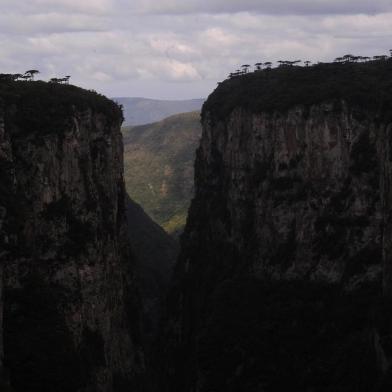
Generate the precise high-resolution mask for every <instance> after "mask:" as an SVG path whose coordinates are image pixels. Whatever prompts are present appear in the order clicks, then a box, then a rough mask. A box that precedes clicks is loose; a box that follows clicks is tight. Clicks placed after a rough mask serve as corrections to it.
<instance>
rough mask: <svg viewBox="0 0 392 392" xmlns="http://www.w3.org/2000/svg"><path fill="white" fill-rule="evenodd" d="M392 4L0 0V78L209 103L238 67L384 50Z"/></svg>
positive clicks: (385, 0)
mask: <svg viewBox="0 0 392 392" xmlns="http://www.w3.org/2000/svg"><path fill="white" fill-rule="evenodd" d="M391 48H392V0H0V73H10V72H14V73H19V72H20V73H22V72H24V71H25V70H27V69H31V68H35V69H39V70H40V71H41V77H42V78H43V79H48V78H51V77H62V76H65V75H71V76H72V78H71V82H72V83H73V84H77V85H80V86H83V87H86V88H89V89H95V90H97V91H99V92H102V93H104V94H106V95H108V96H112V97H113V96H143V97H150V98H164V99H184V98H198V97H206V96H207V95H208V94H209V93H210V92H211V91H212V90H213V89H214V88H215V86H216V83H217V82H218V81H220V80H222V79H224V78H225V77H226V75H227V74H228V73H229V72H231V71H233V70H235V69H236V68H238V67H239V66H240V65H241V64H244V63H248V64H254V63H256V62H259V61H261V62H265V61H277V60H280V59H283V60H290V59H293V60H296V59H302V60H312V61H326V60H332V59H334V58H335V57H337V56H340V55H344V54H346V53H352V54H355V55H363V56H365V55H368V56H369V55H378V54H387V53H388V50H389V49H391Z"/></svg>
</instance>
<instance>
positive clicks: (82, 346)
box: [0, 82, 144, 392]
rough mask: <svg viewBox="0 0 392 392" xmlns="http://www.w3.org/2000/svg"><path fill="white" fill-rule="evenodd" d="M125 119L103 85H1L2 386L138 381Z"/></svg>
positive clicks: (86, 386)
mask: <svg viewBox="0 0 392 392" xmlns="http://www.w3.org/2000/svg"><path fill="white" fill-rule="evenodd" d="M121 122H122V113H121V110H120V109H119V108H118V107H117V106H116V105H115V104H114V103H113V102H112V101H110V100H108V99H106V98H104V97H102V96H99V95H98V94H96V93H94V92H89V91H85V90H82V89H79V88H77V87H74V86H65V85H59V84H53V83H44V82H2V83H1V84H0V241H1V249H0V257H1V276H2V279H1V283H0V284H1V294H2V295H1V298H2V300H1V307H2V309H3V316H2V319H1V330H2V338H1V344H0V348H1V350H2V355H1V357H2V362H3V368H2V374H3V380H4V381H3V382H4V386H3V387H4V388H5V385H8V387H11V390H12V391H24V392H26V391H40V392H43V391H48V392H49V391H54V390H55V391H64V392H65V391H67V392H71V391H72V392H75V391H102V392H103V391H105V392H111V391H125V390H129V389H131V390H135V391H136V390H139V388H140V378H141V374H142V373H143V367H144V364H143V352H142V350H141V346H140V344H141V341H140V325H139V324H140V316H139V310H140V307H139V300H138V296H137V292H136V290H135V278H134V272H133V270H134V266H133V262H132V257H131V255H130V252H129V247H128V240H127V225H126V209H125V204H124V203H125V188H124V181H123V150H122V148H123V147H122V137H121V132H120V125H121Z"/></svg>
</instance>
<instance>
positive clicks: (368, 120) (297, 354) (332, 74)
mask: <svg viewBox="0 0 392 392" xmlns="http://www.w3.org/2000/svg"><path fill="white" fill-rule="evenodd" d="M386 63H388V64H387V65H385V64H382V65H380V64H378V63H377V64H370V65H366V66H364V67H363V68H361V67H362V65H361V66H359V67H358V68H356V66H355V65H353V66H351V65H349V66H347V68H344V67H345V66H340V68H339V66H336V65H331V66H320V67H321V68H322V69H321V68H320V67H315V68H314V69H313V70H306V69H301V70H296V69H292V70H291V69H277V70H273V71H265V72H262V73H259V74H255V75H246V76H245V77H240V78H236V80H229V81H226V82H225V83H223V84H222V85H221V86H220V87H218V89H217V90H216V91H215V92H214V93H213V94H212V95H211V96H210V98H209V99H208V100H207V103H206V104H205V106H204V108H203V135H202V140H201V145H200V147H199V149H198V152H197V159H196V164H195V190H196V194H195V198H194V200H193V201H192V205H191V208H190V212H189V217H188V223H187V226H186V229H185V233H184V236H183V238H182V244H181V245H182V249H181V255H180V259H179V262H178V265H177V268H176V279H175V287H174V288H173V290H172V293H171V297H170V298H169V305H168V306H169V311H168V319H167V323H166V326H167V331H168V332H167V334H166V336H165V340H166V341H168V342H169V343H164V344H163V346H164V350H165V352H164V355H168V356H169V358H170V360H169V361H168V366H167V367H166V368H165V369H164V370H163V372H164V373H165V374H166V378H165V379H166V380H168V381H167V383H168V385H169V387H168V389H167V391H169V390H181V391H183V392H185V391H198V392H201V391H203V392H204V391H205V392H207V391H226V392H227V391H233V392H234V391H283V390H301V391H340V390H341V391H343V390H344V391H374V390H376V391H378V390H387V389H388V388H389V387H390V386H391V384H390V383H391V378H390V361H391V358H392V357H391V349H390V342H391V337H392V329H391V327H390V325H391V317H390V311H391V307H390V302H389V300H388V299H387V298H388V297H387V295H385V294H388V293H389V292H390V291H391V287H392V286H391V270H392V268H391V265H392V264H391V260H390V259H391V243H392V236H391V216H390V210H391V188H390V183H391V179H392V177H391V175H392V171H391V165H390V160H391V158H390V154H391V152H390V144H391V140H392V139H391V135H390V131H391V126H392V121H391V118H392V105H391V94H390V92H387V91H386V90H387V86H389V85H390V84H391V80H390V79H391V78H390V76H388V74H387V73H386V72H387V71H388V72H390V68H391V66H392V65H391V62H390V61H388V62H386ZM377 67H380V68H377ZM383 67H385V68H383ZM388 67H389V68H388ZM321 71H322V72H321ZM359 71H361V72H359ZM321 75H322V77H321ZM350 75H351V76H352V80H353V82H352V83H353V85H350V83H351V80H350V79H349V77H350ZM353 75H354V76H353ZM316 81H317V83H316ZM370 81H371V82H370ZM381 81H382V83H384V84H382V83H381ZM275 82H277V84H275ZM279 82H280V84H279ZM362 82H363V86H366V85H367V84H369V83H374V84H375V86H374V87H369V89H368V90H367V97H366V96H365V95H361V94H362V90H361V89H360V88H358V86H359V85H361V83H362ZM323 83H325V86H327V87H328V88H327V87H325V86H324V87H325V89H324V90H323V88H320V84H321V85H322V86H321V87H323ZM356 83H358V84H356ZM331 90H333V91H332V92H331ZM296 91H299V93H298V96H297V95H296ZM300 91H301V92H303V91H309V94H310V95H306V94H305V95H304V94H302V95H301V93H300ZM314 91H318V94H319V96H317V97H315V96H314V94H315V93H314ZM311 94H313V95H311ZM260 96H262V98H260ZM279 97H282V100H281V101H279ZM252 99H253V100H254V101H256V102H250V101H252ZM274 100H275V101H276V100H277V103H273V101H274ZM283 100H284V104H282V102H283ZM366 101H367V103H366ZM382 282H384V284H382ZM383 287H384V295H383V294H382V292H383V290H382V288H383ZM173 347H174V348H173Z"/></svg>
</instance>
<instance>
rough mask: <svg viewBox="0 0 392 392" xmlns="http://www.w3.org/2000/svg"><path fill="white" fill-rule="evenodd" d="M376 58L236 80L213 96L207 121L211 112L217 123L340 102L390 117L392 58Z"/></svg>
mask: <svg viewBox="0 0 392 392" xmlns="http://www.w3.org/2000/svg"><path fill="white" fill-rule="evenodd" d="M381 57H382V58H381ZM354 58H356V57H354ZM376 58H377V59H376V60H373V61H367V60H366V62H357V60H356V61H353V60H346V61H337V62H334V63H318V64H315V65H312V66H309V65H308V66H305V67H301V66H295V65H288V64H282V65H281V66H279V67H277V68H274V69H271V68H266V69H264V70H257V68H256V71H255V72H252V73H250V72H240V73H235V74H231V76H230V78H229V79H227V80H225V81H224V82H222V83H220V84H219V86H218V87H217V88H216V89H215V91H214V92H213V93H212V94H211V95H210V96H209V98H208V100H207V101H206V102H205V104H204V105H203V110H202V117H204V116H205V115H206V113H207V112H208V113H211V114H212V115H213V119H212V120H213V121H214V120H224V119H226V118H227V116H228V115H229V114H230V113H231V112H232V110H234V109H235V108H237V107H240V108H244V109H246V110H249V111H251V112H276V111H284V110H287V109H288V108H290V107H293V106H298V105H304V106H305V107H310V106H311V105H314V104H317V103H321V102H325V101H340V100H345V101H346V102H348V103H350V104H351V105H352V106H356V107H357V108H358V109H361V108H366V109H367V110H373V111H377V112H384V110H383V109H384V108H386V107H390V106H391V104H392V93H391V92H392V58H386V56H376ZM342 59H343V58H342ZM284 63H287V62H284Z"/></svg>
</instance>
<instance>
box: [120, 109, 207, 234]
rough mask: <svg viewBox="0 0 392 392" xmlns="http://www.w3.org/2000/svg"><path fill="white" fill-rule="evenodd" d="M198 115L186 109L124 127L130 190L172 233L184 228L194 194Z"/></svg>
mask: <svg viewBox="0 0 392 392" xmlns="http://www.w3.org/2000/svg"><path fill="white" fill-rule="evenodd" d="M199 118H200V117H199V113H198V112H191V113H183V114H179V115H175V116H172V117H169V118H167V119H165V120H163V121H160V122H157V123H153V124H147V125H142V126H137V127H126V128H124V129H123V132H124V166H125V183H126V188H127V191H128V194H129V195H130V196H131V198H132V199H133V200H135V201H136V202H137V203H139V204H141V205H142V207H143V209H144V210H145V211H146V212H147V213H148V214H149V215H150V216H151V217H152V218H153V219H154V220H155V221H156V222H157V223H159V224H160V225H161V226H162V227H163V228H164V229H165V230H166V231H167V232H169V233H171V234H175V233H176V232H178V231H181V230H182V229H183V227H184V225H185V221H186V216H187V211H188V206H189V203H190V199H191V197H192V191H193V162H194V158H195V150H196V147H197V145H198V142H199V138H200V135H201V126H200V119H199Z"/></svg>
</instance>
